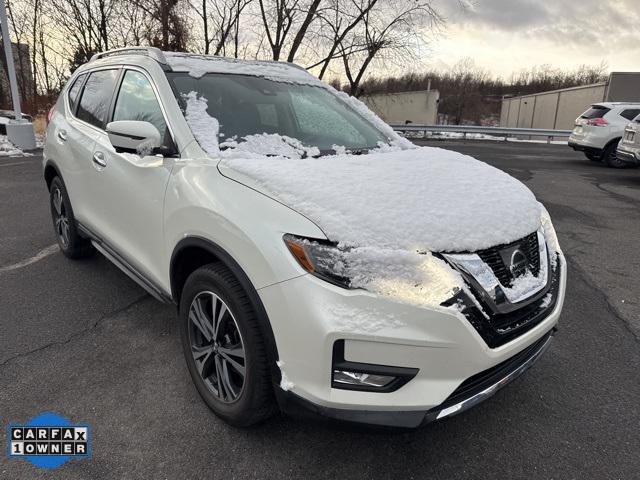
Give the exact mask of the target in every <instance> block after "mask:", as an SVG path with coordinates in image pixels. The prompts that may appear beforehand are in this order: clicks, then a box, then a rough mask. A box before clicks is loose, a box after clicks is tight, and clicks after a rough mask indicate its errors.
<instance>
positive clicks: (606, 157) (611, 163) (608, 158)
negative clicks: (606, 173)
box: [602, 140, 626, 168]
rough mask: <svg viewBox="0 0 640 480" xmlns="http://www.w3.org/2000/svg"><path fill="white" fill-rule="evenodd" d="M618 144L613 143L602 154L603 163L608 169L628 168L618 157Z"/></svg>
mask: <svg viewBox="0 0 640 480" xmlns="http://www.w3.org/2000/svg"><path fill="white" fill-rule="evenodd" d="M618 142H619V140H617V141H614V142H611V143H610V144H609V145H608V146H607V148H605V149H604V152H603V153H602V161H603V162H604V163H605V165H606V166H607V167H611V168H624V167H626V165H625V163H624V162H621V161H620V160H619V159H618V156H617V155H616V150H617V149H618Z"/></svg>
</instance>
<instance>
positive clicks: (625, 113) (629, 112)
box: [620, 108, 640, 120]
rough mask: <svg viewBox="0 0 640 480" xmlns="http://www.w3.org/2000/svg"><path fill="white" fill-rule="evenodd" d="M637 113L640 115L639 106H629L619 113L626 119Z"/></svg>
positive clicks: (634, 116)
mask: <svg viewBox="0 0 640 480" xmlns="http://www.w3.org/2000/svg"><path fill="white" fill-rule="evenodd" d="M638 115H640V108H629V109H627V110H623V111H622V112H621V113H620V116H621V117H624V118H626V119H627V120H633V119H634V118H636V117H637V116H638Z"/></svg>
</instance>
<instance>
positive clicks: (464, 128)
mask: <svg viewBox="0 0 640 480" xmlns="http://www.w3.org/2000/svg"><path fill="white" fill-rule="evenodd" d="M391 128H393V129H394V130H395V131H397V132H404V133H406V132H422V133H427V132H432V133H446V132H450V133H462V134H463V138H466V137H467V134H472V133H475V134H482V135H490V136H493V137H504V138H505V140H506V139H507V137H547V141H551V139H553V138H554V137H568V136H569V135H571V130H550V129H543V128H506V127H483V126H478V125H415V124H413V123H409V124H407V125H393V124H392V125H391Z"/></svg>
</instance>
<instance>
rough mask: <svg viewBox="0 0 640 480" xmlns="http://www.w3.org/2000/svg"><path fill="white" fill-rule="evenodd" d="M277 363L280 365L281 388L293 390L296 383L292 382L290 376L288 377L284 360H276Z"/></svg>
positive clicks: (286, 390)
mask: <svg viewBox="0 0 640 480" xmlns="http://www.w3.org/2000/svg"><path fill="white" fill-rule="evenodd" d="M276 365H278V368H279V369H280V377H281V380H280V388H281V389H282V390H284V391H285V392H288V391H289V390H291V389H292V388H293V387H294V386H295V384H294V383H293V382H291V381H290V380H289V379H288V378H287V374H286V373H284V368H283V367H284V362H281V361H280V360H278V361H277V362H276Z"/></svg>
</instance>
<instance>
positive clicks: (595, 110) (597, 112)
mask: <svg viewBox="0 0 640 480" xmlns="http://www.w3.org/2000/svg"><path fill="white" fill-rule="evenodd" d="M610 110H611V109H610V108H607V107H600V106H598V105H594V106H593V107H591V108H590V109H589V110H587V111H586V112H584V113H583V114H582V115H580V117H581V118H602V117H604V116H605V115H606V114H607V113H608V112H609V111H610Z"/></svg>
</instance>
